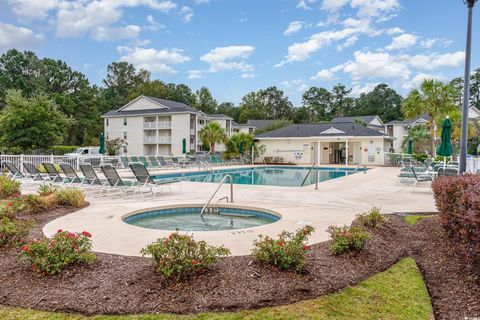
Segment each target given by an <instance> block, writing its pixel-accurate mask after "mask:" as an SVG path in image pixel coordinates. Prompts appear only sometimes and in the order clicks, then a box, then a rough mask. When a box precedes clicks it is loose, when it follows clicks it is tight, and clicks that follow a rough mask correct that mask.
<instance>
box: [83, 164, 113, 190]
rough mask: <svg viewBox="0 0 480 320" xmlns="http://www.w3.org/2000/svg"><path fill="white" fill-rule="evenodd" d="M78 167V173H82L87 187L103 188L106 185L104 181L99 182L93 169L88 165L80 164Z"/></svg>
mask: <svg viewBox="0 0 480 320" xmlns="http://www.w3.org/2000/svg"><path fill="white" fill-rule="evenodd" d="M79 166H80V171H82V174H83V176H84V177H85V181H86V182H87V184H88V186H89V187H99V186H105V185H106V184H107V181H106V180H101V179H100V178H99V177H98V176H97V173H96V172H95V169H93V167H92V166H91V165H90V164H88V163H83V164H80V165H79Z"/></svg>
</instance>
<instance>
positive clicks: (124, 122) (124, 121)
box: [123, 118, 127, 126]
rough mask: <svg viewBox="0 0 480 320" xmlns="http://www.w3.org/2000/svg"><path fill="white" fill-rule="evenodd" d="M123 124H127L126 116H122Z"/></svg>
mask: <svg viewBox="0 0 480 320" xmlns="http://www.w3.org/2000/svg"><path fill="white" fill-rule="evenodd" d="M123 125H124V126H126V125H127V118H123Z"/></svg>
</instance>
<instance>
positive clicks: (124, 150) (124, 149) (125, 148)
mask: <svg viewBox="0 0 480 320" xmlns="http://www.w3.org/2000/svg"><path fill="white" fill-rule="evenodd" d="M123 153H124V154H127V153H128V150H127V147H126V146H124V147H123Z"/></svg>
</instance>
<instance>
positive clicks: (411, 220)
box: [403, 215, 433, 226]
mask: <svg viewBox="0 0 480 320" xmlns="http://www.w3.org/2000/svg"><path fill="white" fill-rule="evenodd" d="M431 217H433V215H411V216H404V217H403V219H405V222H406V223H407V224H409V225H411V226H413V225H416V224H417V223H418V221H420V220H422V219H425V218H431Z"/></svg>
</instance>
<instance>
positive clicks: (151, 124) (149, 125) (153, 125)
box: [143, 122, 157, 129]
mask: <svg viewBox="0 0 480 320" xmlns="http://www.w3.org/2000/svg"><path fill="white" fill-rule="evenodd" d="M143 128H144V129H156V128H157V123H156V122H144V123H143Z"/></svg>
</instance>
